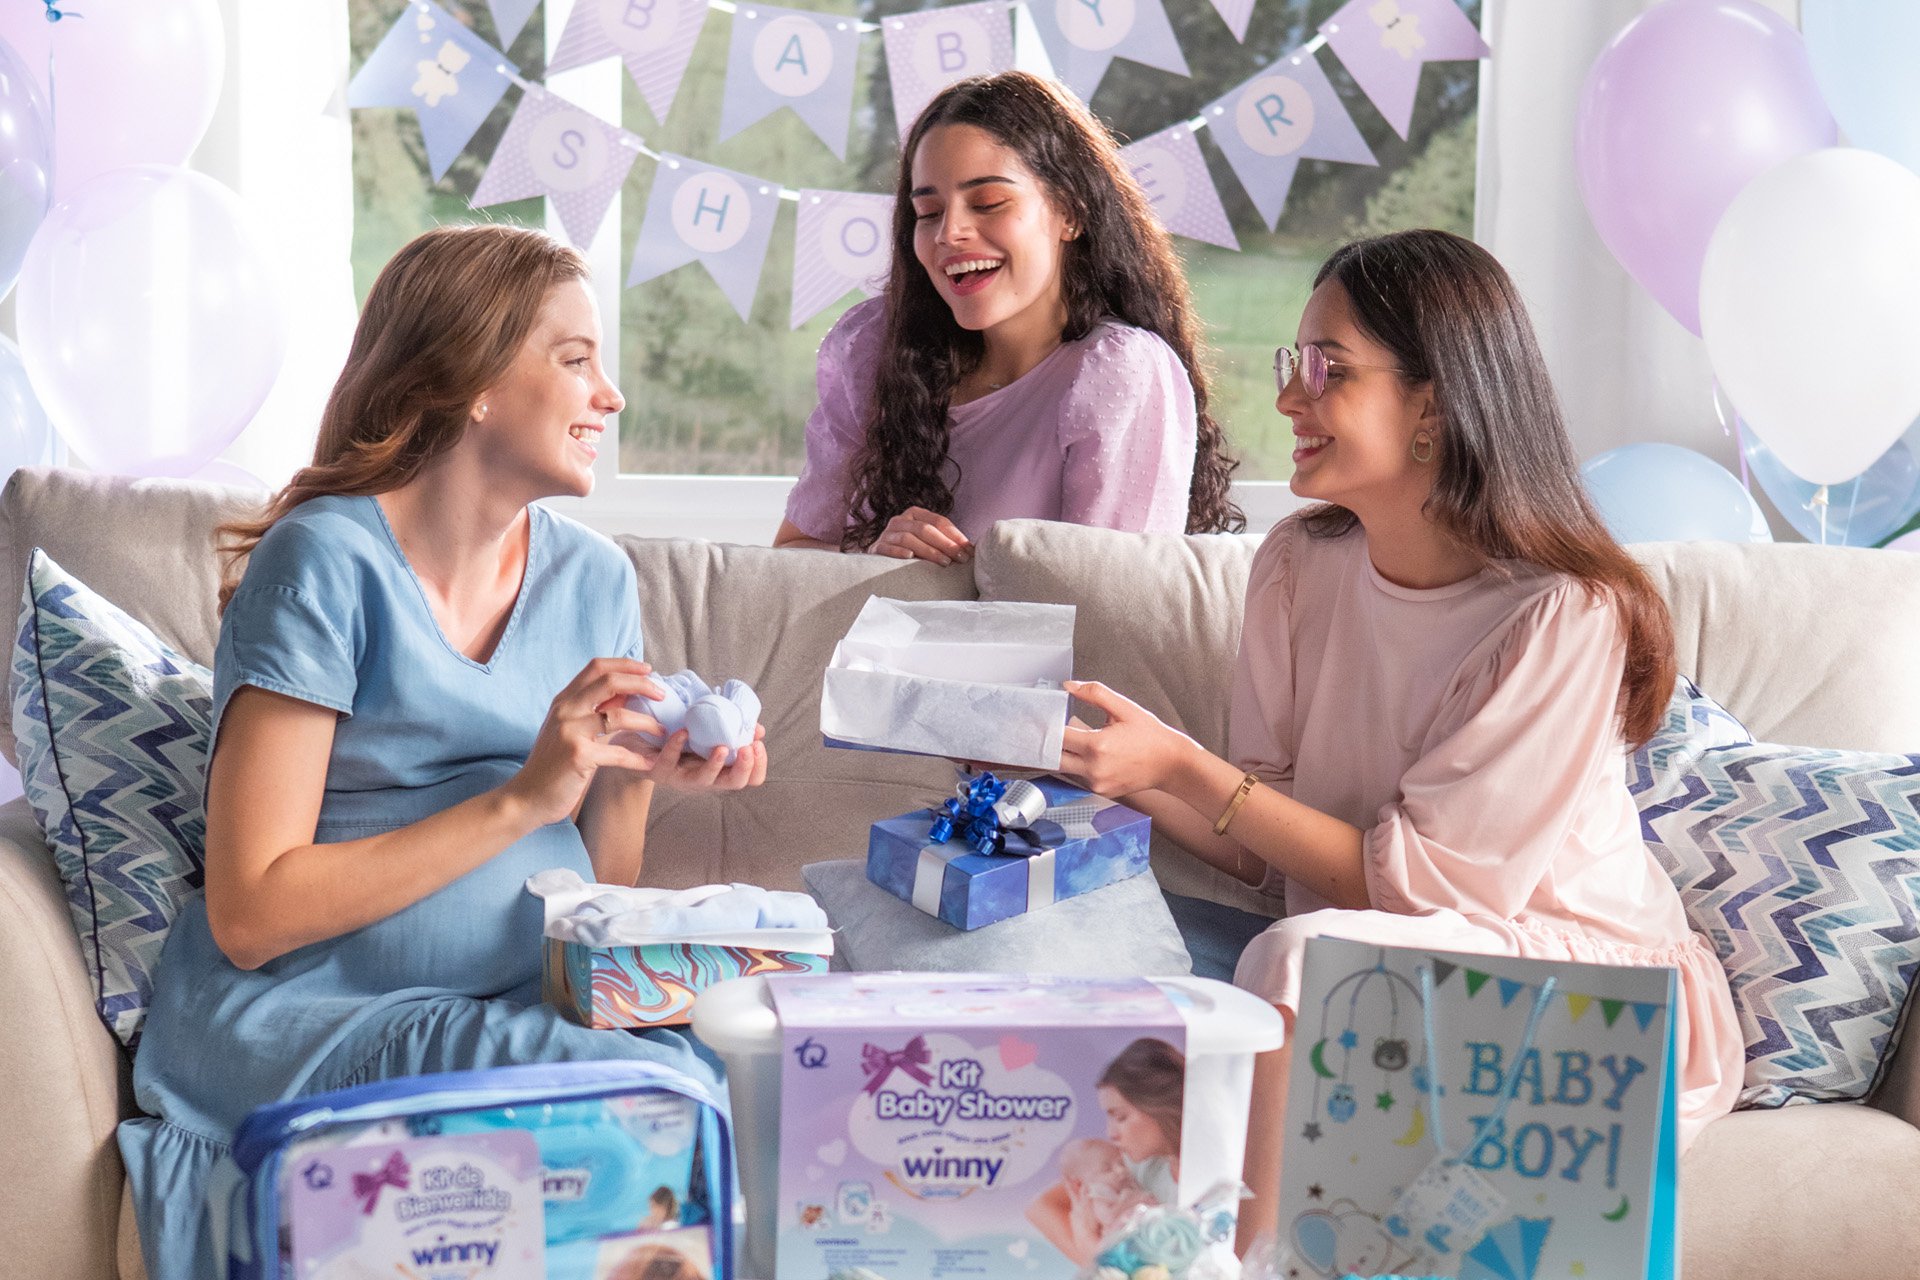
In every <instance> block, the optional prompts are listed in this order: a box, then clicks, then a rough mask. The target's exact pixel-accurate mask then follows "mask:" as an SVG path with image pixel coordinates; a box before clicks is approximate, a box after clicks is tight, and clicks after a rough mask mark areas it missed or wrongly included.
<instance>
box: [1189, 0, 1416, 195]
mask: <svg viewBox="0 0 1920 1280" xmlns="http://www.w3.org/2000/svg"><path fill="white" fill-rule="evenodd" d="M1449 2H1451V0H1449ZM1200 118H1201V119H1202V120H1205V121H1206V123H1207V125H1208V127H1209V128H1210V129H1211V130H1212V131H1213V140H1214V143H1215V144H1216V145H1217V146H1219V148H1220V150H1221V152H1222V153H1223V154H1225V156H1226V157H1227V163H1228V164H1231V165H1232V166H1233V172H1234V174H1235V175H1236V176H1237V177H1238V178H1239V179H1240V185H1241V186H1243V187H1245V188H1246V189H1247V195H1248V196H1249V197H1251V198H1252V200H1253V206H1254V208H1256V209H1258V210H1259V211H1260V216H1261V217H1262V218H1264V219H1266V223H1267V230H1269V231H1271V230H1273V228H1274V227H1275V226H1276V225H1277V224H1278V223H1279V221H1280V211H1281V210H1282V209H1284V208H1286V204H1287V193H1288V192H1289V191H1291V190H1292V189H1293V175H1294V172H1295V171H1296V170H1298V169H1299V167H1300V162H1301V161H1302V160H1337V161H1340V162H1341V163H1343V164H1378V163H1379V161H1377V160H1375V159H1374V157H1373V151H1372V149H1371V148H1369V147H1368V146H1367V142H1366V139H1364V138H1362V137H1361V136H1360V130H1359V129H1358V128H1357V127H1356V126H1355V125H1354V123H1353V119H1352V117H1350V116H1349V115H1347V110H1346V108H1345V107H1343V106H1341V105H1340V95H1339V94H1337V93H1336V92H1334V88H1333V82H1332V81H1330V80H1328V79H1327V73H1326V72H1324V71H1322V70H1321V69H1320V64H1319V62H1317V61H1316V60H1315V59H1314V56H1313V54H1312V53H1310V52H1308V51H1307V50H1305V49H1300V50H1296V51H1295V52H1294V53H1293V55H1292V56H1291V57H1286V58H1281V59H1279V60H1277V61H1275V62H1274V63H1273V64H1272V65H1271V66H1268V67H1265V68H1263V69H1262V70H1261V71H1259V72H1258V73H1257V74H1255V75H1254V76H1253V78H1252V79H1250V80H1248V81H1246V83H1244V84H1242V85H1241V86H1240V87H1239V88H1237V89H1234V90H1233V91H1232V92H1230V93H1228V94H1227V95H1226V96H1224V97H1222V98H1218V99H1216V100H1215V101H1213V102H1212V103H1210V104H1209V105H1208V106H1207V107H1206V108H1205V109H1204V110H1203V111H1202V112H1201V113H1200Z"/></svg>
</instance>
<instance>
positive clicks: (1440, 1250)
mask: <svg viewBox="0 0 1920 1280" xmlns="http://www.w3.org/2000/svg"><path fill="white" fill-rule="evenodd" d="M1676 990H1677V987H1676V981H1675V975H1674V972H1673V971H1672V970H1671V969H1665V968H1626V967H1616V966H1608V965H1589V964H1574V963H1567V962H1558V961H1542V960H1521V959H1515V958H1511V957H1506V956H1485V955H1466V954H1461V953H1457V952H1441V951H1429V950H1425V949H1421V948H1403V947H1381V946H1375V945H1369V944H1363V943H1358V942H1350V941H1346V940H1343V939H1338V938H1316V939H1313V940H1312V941H1310V942H1309V943H1308V944H1307V952H1306V960H1305V966H1304V969H1303V975H1302V982H1301V991H1300V1006H1299V1012H1298V1019H1297V1021H1296V1023H1295V1025H1294V1052H1293V1060H1292V1069H1291V1074H1290V1076H1289V1079H1288V1086H1287V1087H1288V1093H1287V1118H1286V1140H1285V1148H1284V1149H1285V1158H1284V1160H1283V1161H1282V1164H1281V1188H1280V1241H1279V1244H1280V1248H1281V1250H1282V1257H1283V1258H1286V1259H1287V1261H1288V1265H1289V1266H1291V1267H1292V1268H1293V1272H1292V1273H1293V1274H1297V1275H1299V1276H1301V1277H1303V1278H1304V1277H1307V1276H1321V1277H1328V1278H1333V1277H1340V1276H1345V1275H1349V1274H1358V1275H1362V1276H1372V1275H1380V1274H1386V1273H1399V1274H1407V1275H1420V1276H1436V1277H1448V1278H1449V1280H1543V1278H1545V1277H1554V1278H1555V1280H1559V1278H1560V1277H1581V1276H1588V1277H1593V1278H1594V1280H1600V1278H1601V1277H1613V1276H1631V1277H1636V1278H1638V1277H1647V1278H1648V1280H1673V1277H1675V1276H1676V1275H1677V1262H1676V1258H1675V1243H1674V1233H1675V1221H1676V1213H1677V1207H1676V1204H1675V1195H1676V1174H1675V1170H1676V1167H1677V1164H1678V1149H1677V1130H1676V1105H1677V1097H1676V1090H1677V1084H1676V1061H1675V1038H1674V1025H1673V1011H1674V1001H1675V993H1676ZM1283 1274H1286V1272H1285V1270H1283Z"/></svg>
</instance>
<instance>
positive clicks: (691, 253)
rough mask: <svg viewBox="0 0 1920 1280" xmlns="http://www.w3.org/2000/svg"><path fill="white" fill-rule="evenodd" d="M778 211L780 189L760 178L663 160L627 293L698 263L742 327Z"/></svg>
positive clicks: (655, 176) (635, 250)
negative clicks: (671, 272) (731, 306)
mask: <svg viewBox="0 0 1920 1280" xmlns="http://www.w3.org/2000/svg"><path fill="white" fill-rule="evenodd" d="M779 212H780V189H779V188H778V187H776V186H774V185H773V184H772V183H770V182H767V181H765V180H764V179H761V178H755V177H752V176H750V175H748V174H744V173H735V172H733V171H732V170H731V169H720V168H716V167H714V166H713V165H710V164H701V163H700V162H699V161H698V160H689V159H687V158H686V157H685V156H675V155H665V156H661V157H660V166H659V168H657V169H655V170H654V174H653V190H652V191H650V192H649V193H648V194H647V213H646V217H645V219H644V220H642V222H641V224H640V238H639V239H638V240H637V241H635V242H634V246H633V270H631V271H629V272H628V273H627V287H628V288H632V287H633V286H634V285H636V284H644V283H645V282H646V281H648V280H652V279H655V278H657V277H659V276H663V275H665V274H666V273H667V272H669V271H672V270H675V269H676V268H679V267H683V266H685V265H686V264H687V263H689V262H695V261H697V262H699V263H700V264H701V265H702V266H704V267H705V268H706V269H707V274H708V275H710V276H712V277H713V282H714V283H715V284H717V285H719V286H720V290H721V292H722V293H725V294H726V295H727V301H729V302H731V303H732V304H733V309H734V310H735V311H737V312H739V313H740V318H741V319H742V320H745V319H747V317H748V315H749V314H750V313H751V312H752V311H753V295H754V294H755V292H757V291H758V289H759V286H760V268H761V267H762V266H764V265H765V264H766V260H767V246H768V244H770V243H771V242H772V240H773V220H774V217H775V216H776V215H777V214H778V213H779Z"/></svg>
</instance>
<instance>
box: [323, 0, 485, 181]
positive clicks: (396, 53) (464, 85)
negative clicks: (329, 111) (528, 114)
mask: <svg viewBox="0 0 1920 1280" xmlns="http://www.w3.org/2000/svg"><path fill="white" fill-rule="evenodd" d="M503 66H504V67H506V68H507V69H508V70H509V71H512V70H514V69H515V68H514V67H513V64H512V63H509V62H508V61H507V60H506V58H505V57H504V56H503V55H502V54H501V53H500V51H499V50H498V49H496V48H494V47H493V46H492V45H490V44H488V43H487V42H486V41H485V40H482V39H481V38H480V37H479V36H476V35H475V34H473V32H472V31H470V30H468V29H467V27H466V24H465V23H462V22H460V21H458V20H457V19H456V18H454V16H453V15H452V14H450V13H448V12H447V11H446V10H445V9H442V8H441V7H440V6H439V5H437V4H432V3H430V2H429V0H414V3H412V4H411V5H409V6H407V9H406V11H405V12H404V13H402V14H401V15H400V20H399V21H398V22H396V23H394V24H393V28H392V29H391V30H390V31H388V32H387V34H386V35H385V36H384V37H383V38H382V39H381V41H380V43H379V44H378V45H376V46H375V47H374V50H373V53H372V54H371V55H370V56H369V57H368V58H367V60H366V61H365V62H364V63H362V64H361V65H360V70H358V71H357V72H355V73H354V76H353V83H351V84H349V85H348V86H347V105H348V106H350V107H412V108H413V109H414V111H415V112H417V113H418V114H419V116H420V136H421V138H422V139H423V140H424V141H425V142H426V144H427V167H428V169H429V170H431V172H432V173H433V180H434V181H435V182H438V181H440V179H441V178H442V177H444V176H445V175H446V172H447V166H449V165H451V164H452V163H453V162H454V160H455V158H457V157H458V156H459V154H460V152H461V151H462V150H463V149H465V147H466V145H467V143H469V142H471V141H472V140H473V135H474V132H475V131H476V130H478V129H479V128H480V126H481V125H482V124H484V123H485V122H486V119H487V116H488V115H489V114H490V113H491V112H492V111H493V108H494V104H495V103H497V102H499V101H500V99H501V98H502V97H503V96H505V94H506V92H507V86H508V84H509V83H510V82H509V81H508V80H507V78H506V77H505V76H503V75H501V74H500V70H499V69H500V68H501V67H503Z"/></svg>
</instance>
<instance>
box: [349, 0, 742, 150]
mask: <svg viewBox="0 0 1920 1280" xmlns="http://www.w3.org/2000/svg"><path fill="white" fill-rule="evenodd" d="M703 3H704V0H703ZM502 66H505V67H507V68H508V70H512V69H513V68H512V64H511V63H509V62H507V60H506V58H505V56H504V55H502V54H501V52H500V51H499V50H498V49H495V48H494V47H493V46H492V45H490V44H488V43H487V42H486V41H485V40H482V39H481V38H480V37H479V36H477V35H475V34H473V32H472V31H470V30H468V29H467V26H466V24H465V23H462V22H461V21H460V20H459V19H457V18H455V17H454V16H453V15H452V14H450V13H448V12H447V11H446V10H445V9H442V8H441V7H440V6H439V5H437V4H433V3H431V0H414V3H413V4H411V5H409V6H408V7H407V9H406V11H405V12H404V13H402V14H401V15H400V20H399V21H398V22H396V23H394V24H393V29H392V30H390V31H388V32H387V34H386V35H385V37H383V38H382V39H381V41H380V43H379V45H378V46H377V47H375V49H374V51H373V53H372V55H371V56H369V57H368V58H367V60H366V62H365V63H363V64H362V65H361V67H360V70H359V72H358V73H357V74H356V75H355V76H354V77H353V82H352V83H351V84H349V85H348V86H347V105H348V106H350V107H412V108H413V109H414V111H415V113H416V114H417V115H418V116H419V117H420V135H421V137H422V138H423V139H424V140H425V142H426V144H427V167H428V169H429V170H431V171H432V173H433V180H434V181H435V182H438V181H440V179H441V178H442V177H444V176H445V175H446V172H447V167H448V166H449V165H451V164H452V163H453V162H454V160H455V158H456V157H458V156H459V154H460V153H461V151H463V150H464V149H465V148H466V145H467V143H468V142H470V141H472V140H473V135H474V133H475V131H476V130H478V129H479V128H480V126H481V125H482V124H484V123H485V122H486V119H487V115H488V113H489V112H491V111H492V110H493V107H494V104H495V103H497V102H499V101H500V99H501V97H502V95H504V94H505V93H506V91H507V84H508V81H507V78H506V76H504V75H502V74H501V71H500V68H501V67H502Z"/></svg>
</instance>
